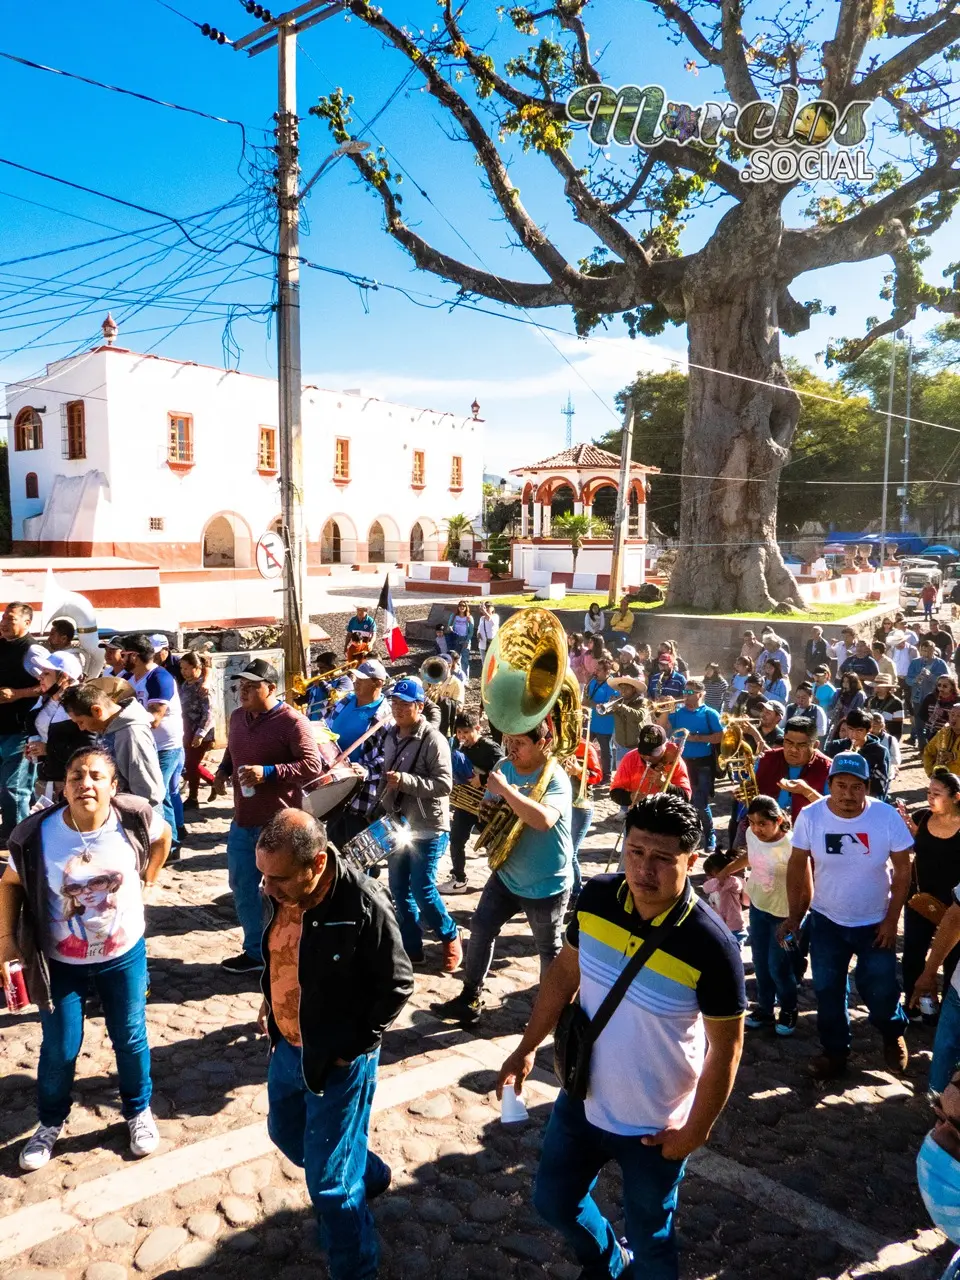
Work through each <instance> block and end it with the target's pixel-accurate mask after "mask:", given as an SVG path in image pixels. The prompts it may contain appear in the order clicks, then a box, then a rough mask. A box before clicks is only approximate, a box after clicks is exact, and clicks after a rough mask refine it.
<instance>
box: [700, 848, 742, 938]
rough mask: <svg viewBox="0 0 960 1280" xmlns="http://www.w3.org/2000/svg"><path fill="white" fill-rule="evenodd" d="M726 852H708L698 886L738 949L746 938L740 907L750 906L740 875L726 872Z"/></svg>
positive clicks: (727, 860)
mask: <svg viewBox="0 0 960 1280" xmlns="http://www.w3.org/2000/svg"><path fill="white" fill-rule="evenodd" d="M729 861H730V854H729V853H711V854H710V856H709V858H707V860H706V861H705V862H704V864H703V870H704V873H705V875H706V879H705V880H704V882H703V884H702V885H701V886H700V887H701V888H702V890H703V892H704V893H705V894H706V896H707V901H708V902H709V903H710V906H711V907H712V908H713V909H714V911H715V912H716V913H717V915H718V916H719V917H720V919H721V920H722V921H723V923H724V924H725V925H726V926H727V928H728V929H729V930H730V932H731V933H732V934H733V936H734V937H735V938H736V940H737V942H739V944H740V946H741V947H742V946H743V944H744V942H745V941H746V938H747V931H746V929H745V928H744V927H743V926H744V918H743V912H744V908H745V907H748V906H749V905H750V903H749V899H748V898H747V895H746V892H745V888H744V880H743V876H741V875H739V874H736V873H733V872H731V871H729V870H728V869H727V864H728V863H729Z"/></svg>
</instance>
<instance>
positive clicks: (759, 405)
mask: <svg viewBox="0 0 960 1280" xmlns="http://www.w3.org/2000/svg"><path fill="white" fill-rule="evenodd" d="M741 252H742V247H741ZM753 265H754V267H755V268H757V269H758V273H757V275H755V276H753V278H752V279H746V280H741V281H736V282H731V281H730V280H729V278H728V280H727V282H726V284H725V285H721V286H719V287H717V285H716V283H715V282H710V283H711V284H713V285H714V287H712V288H710V287H705V288H703V289H700V288H698V281H697V279H696V273H694V276H693V277H692V278H691V281H690V287H689V291H686V290H685V292H688V305H687V331H688V348H689V356H690V371H689V391H688V398H687V409H686V417H685V421H684V438H683V472H684V478H683V481H682V487H681V509H680V512H681V514H680V552H679V555H678V557H677V562H676V566H675V568H674V570H673V572H672V573H671V575H670V588H669V591H668V594H667V607H669V606H671V605H674V606H677V605H682V606H685V607H691V608H696V609H700V610H703V611H704V612H705V613H707V612H716V611H724V612H734V611H735V612H741V611H745V610H746V611H757V612H765V611H767V610H769V609H772V608H774V606H775V605H777V604H778V603H781V602H784V601H789V602H790V603H791V604H793V605H795V606H797V607H799V608H803V607H804V606H803V602H802V600H801V599H800V594H799V592H798V590H797V584H796V582H795V581H794V578H793V575H792V574H791V573H790V571H789V570H788V569H787V567H786V565H785V564H784V562H783V557H782V555H781V554H780V548H779V547H778V545H777V484H778V481H779V477H780V470H781V468H782V466H783V464H784V462H785V461H786V460H787V457H788V454H789V448H790V442H791V440H792V439H793V433H794V431H795V430H796V425H797V420H798V418H799V416H800V400H799V397H798V396H797V395H796V393H795V392H793V391H790V390H789V389H788V388H789V381H788V379H787V376H786V374H785V372H784V370H783V366H782V364H781V362H780V342H779V330H778V328H777V293H778V291H779V285H778V283H777V281H776V280H774V279H773V278H771V277H769V276H765V275H762V274H760V273H759V268H760V266H761V263H760V262H759V261H755V262H754V264H753ZM702 283H704V284H705V285H706V284H707V282H706V281H703V282H702ZM718 294H719V296H716V295H718ZM711 295H714V296H711ZM698 366H699V367H698ZM712 369H716V370H719V371H720V372H718V373H712V372H709V370H712ZM726 374H736V375H739V376H738V377H728V376H725V375H726ZM743 379H755V380H756V381H744V380H743ZM760 384H762V385H760ZM785 388H786V389H785ZM698 477H708V478H706V479H700V478H698ZM654 485H656V480H655V479H654Z"/></svg>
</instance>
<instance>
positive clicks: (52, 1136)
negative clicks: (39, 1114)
mask: <svg viewBox="0 0 960 1280" xmlns="http://www.w3.org/2000/svg"><path fill="white" fill-rule="evenodd" d="M61 1133H63V1125H62V1124H41V1125H39V1126H38V1127H37V1131H36V1133H35V1134H34V1135H33V1137H32V1138H31V1139H30V1141H29V1142H28V1143H27V1145H26V1146H25V1147H24V1148H23V1150H22V1151H21V1152H20V1168H21V1169H28V1170H32V1169H42V1168H43V1166H44V1165H45V1164H48V1163H49V1161H50V1157H51V1155H52V1154H53V1144H54V1143H55V1142H56V1140H57V1139H58V1138H59V1137H60V1135H61Z"/></svg>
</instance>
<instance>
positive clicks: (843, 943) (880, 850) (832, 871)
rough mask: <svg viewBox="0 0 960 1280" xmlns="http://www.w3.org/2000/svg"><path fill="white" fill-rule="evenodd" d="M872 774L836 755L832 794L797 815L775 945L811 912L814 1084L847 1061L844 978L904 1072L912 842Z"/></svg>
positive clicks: (894, 1065)
mask: <svg viewBox="0 0 960 1280" xmlns="http://www.w3.org/2000/svg"><path fill="white" fill-rule="evenodd" d="M869 785H870V766H869V764H868V763H867V761H866V760H864V758H863V756H861V755H857V753H856V752H855V751H843V752H841V753H840V754H839V755H837V756H835V757H834V759H833V763H832V764H831V766H830V774H829V777H828V779H827V788H828V791H829V794H828V795H827V796H826V798H825V799H823V800H817V801H816V802H815V803H813V804H809V805H807V807H806V808H805V809H802V810H801V811H800V813H799V814H798V815H797V824H796V827H795V829H794V835H793V852H792V853H791V855H790V862H789V863H788V865H787V897H788V899H789V908H790V911H789V915H788V916H787V919H786V920H785V921H784V922H783V924H781V925H780V928H779V929H778V936H779V937H780V940H781V942H784V943H789V942H790V941H791V940H792V939H795V938H796V937H797V936H798V934H799V929H800V924H801V922H802V920H803V918H804V916H805V915H806V914H807V910H808V909H810V917H811V918H810V960H811V964H812V966H813V986H814V990H815V991H816V995H817V1031H818V1032H819V1035H820V1044H821V1046H822V1049H823V1052H822V1053H820V1054H819V1055H818V1056H817V1057H815V1058H813V1059H812V1061H811V1062H810V1063H808V1065H807V1071H808V1073H809V1074H810V1075H812V1076H813V1077H814V1078H815V1079H817V1080H832V1079H834V1078H836V1077H837V1076H841V1075H843V1074H844V1072H845V1071H846V1069H847V1057H848V1055H849V1053H850V1015H849V1012H848V1009H847V998H848V995H849V989H850V984H849V979H848V976H847V975H848V971H849V968H850V961H851V960H852V959H853V957H854V956H856V960H857V964H856V968H855V970H854V977H855V979H856V983H857V990H858V991H859V993H860V996H861V999H862V1000H863V1001H864V1003H865V1004H866V1006H867V1008H868V1010H869V1012H870V1023H871V1025H872V1026H874V1027H876V1029H877V1030H878V1031H879V1032H880V1035H881V1036H882V1037H883V1056H884V1061H885V1063H886V1065H887V1067H888V1068H889V1069H890V1070H891V1071H896V1072H902V1071H904V1070H906V1066H907V1061H908V1054H907V1044H906V1041H905V1040H904V1038H903V1033H904V1031H905V1030H906V1026H907V1015H906V1014H905V1013H904V1011H903V1007H902V1005H901V1004H900V995H901V989H900V982H899V980H898V978H897V953H896V945H897V923H898V921H899V919H900V913H901V911H902V910H903V904H904V903H905V902H906V900H907V894H908V893H909V891H910V851H911V849H912V848H913V837H912V836H911V834H910V832H909V830H908V828H907V825H906V823H905V822H904V820H903V819H902V818H901V817H900V815H899V813H897V811H896V809H894V808H893V807H892V806H891V805H888V804H884V802H883V801H882V800H872V799H871V798H870V797H869V796H868V794H867V790H868V788H869Z"/></svg>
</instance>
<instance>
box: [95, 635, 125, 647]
mask: <svg viewBox="0 0 960 1280" xmlns="http://www.w3.org/2000/svg"><path fill="white" fill-rule="evenodd" d="M97 648H98V649H122V648H123V637H122V636H111V637H110V639H109V640H101V641H100V643H99V645H98V646H97Z"/></svg>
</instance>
